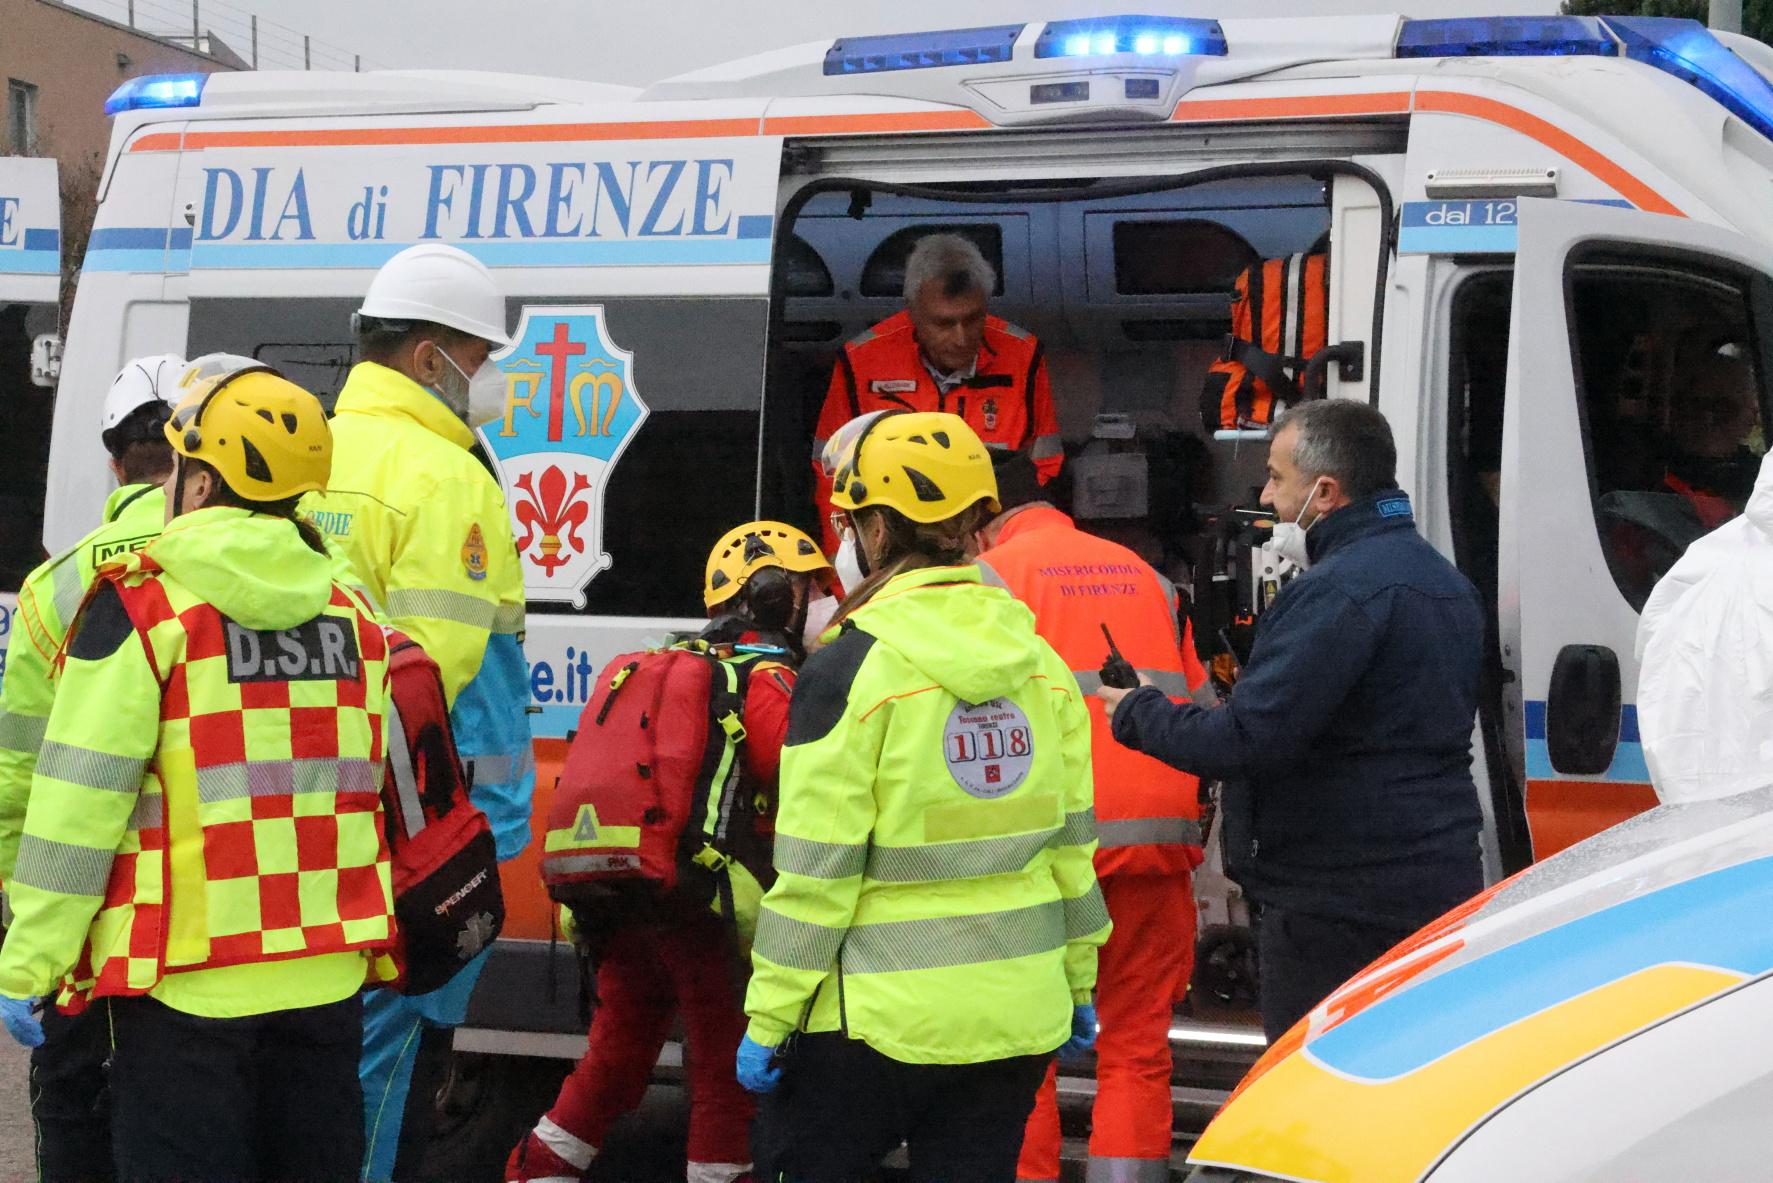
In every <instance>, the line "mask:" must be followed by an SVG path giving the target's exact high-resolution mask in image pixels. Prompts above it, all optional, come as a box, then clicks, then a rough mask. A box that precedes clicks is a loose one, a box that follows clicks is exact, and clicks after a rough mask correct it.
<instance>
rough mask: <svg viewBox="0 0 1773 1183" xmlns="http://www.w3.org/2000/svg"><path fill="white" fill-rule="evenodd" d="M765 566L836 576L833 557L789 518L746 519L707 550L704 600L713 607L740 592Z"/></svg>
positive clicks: (703, 582)
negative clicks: (750, 520)
mask: <svg viewBox="0 0 1773 1183" xmlns="http://www.w3.org/2000/svg"><path fill="white" fill-rule="evenodd" d="M765 567H780V568H781V569H782V570H784V571H796V572H806V573H809V574H810V573H813V572H819V571H824V572H828V573H829V574H830V576H831V577H832V578H835V576H836V572H835V571H834V570H833V569H832V566H831V561H830V560H829V559H827V558H826V557H825V552H823V551H821V550H820V549H819V544H818V543H816V542H814V541H813V540H812V539H811V538H809V537H808V536H807V535H806V534H805V532H803V531H801V530H797V529H795V528H794V527H793V526H790V525H789V524H788V523H786V522H746V523H745V524H744V525H743V526H734V527H733V528H732V529H731V530H728V531H727V532H726V533H725V534H722V535H721V536H720V541H719V542H716V543H715V544H714V549H713V550H712V551H709V552H708V568H707V571H706V572H705V573H704V575H703V579H702V603H704V604H706V605H707V606H708V607H710V608H712V607H714V606H715V605H716V604H724V603H726V602H727V601H728V600H730V599H732V598H733V597H734V596H735V595H737V594H738V592H739V589H740V588H741V587H743V586H745V581H746V580H747V579H750V578H751V577H752V576H753V575H755V574H757V573H758V572H759V571H761V570H763V569H764V568H765Z"/></svg>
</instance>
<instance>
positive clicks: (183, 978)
mask: <svg viewBox="0 0 1773 1183" xmlns="http://www.w3.org/2000/svg"><path fill="white" fill-rule="evenodd" d="M204 362H205V363H208V364H196V365H194V366H193V367H192V369H191V371H189V372H188V373H187V375H186V379H185V382H184V386H185V389H186V391H187V392H188V393H187V394H186V397H185V398H184V399H183V400H182V401H181V402H180V403H179V405H178V407H177V408H176V409H175V410H174V412H173V415H172V418H171V419H170V420H169V421H168V423H167V426H166V435H167V439H168V441H169V442H170V443H171V444H172V446H173V450H174V451H175V452H176V453H177V454H178V459H177V460H176V461H175V465H176V466H175V469H174V472H173V475H172V476H171V478H170V479H169V480H168V482H167V486H166V498H167V501H168V511H167V518H168V520H167V525H166V528H165V530H164V531H163V532H162V533H161V535H160V536H159V537H158V538H156V539H155V540H154V541H153V542H151V543H149V544H148V545H147V546H146V547H144V548H143V549H142V550H141V551H139V552H135V553H131V554H126V555H124V556H122V557H120V558H119V559H118V560H117V561H116V562H115V563H112V564H106V565H104V566H103V567H101V569H100V573H99V577H98V578H97V580H96V581H95V582H94V584H93V589H92V591H91V593H90V594H89V595H88V597H87V599H86V601H85V603H84V604H83V605H82V607H81V608H80V610H79V613H78V615H77V617H76V619H75V623H74V624H73V626H72V628H71V629H70V633H69V639H68V642H67V644H66V646H65V648H64V651H63V653H62V654H61V655H60V670H59V672H58V674H57V680H58V683H59V684H58V686H57V692H56V697H55V704H54V706H53V707H52V708H51V710H50V715H49V721H48V725H47V727H46V729H45V736H44V742H43V745H42V749H41V751H40V753H39V756H38V761H37V768H36V774H35V776H34V777H33V780H32V784H31V792H30V804H29V807H28V809H27V812H26V815H25V827H24V835H23V838H22V840H21V843H20V848H19V858H18V867H17V873H16V875H15V877H14V879H13V881H12V883H11V885H10V886H11V890H12V898H13V906H14V914H15V922H14V925H13V927H12V929H11V931H10V932H9V934H8V937H7V941H6V945H5V947H4V948H3V949H0V1014H3V1015H4V1017H5V1018H6V1020H7V1026H8V1028H9V1029H11V1030H12V1031H13V1032H14V1034H15V1035H20V1034H24V1035H28V1034H29V1027H30V1022H31V1011H32V1008H33V1002H34V1000H37V999H40V998H42V997H43V996H44V995H45V994H47V993H48V992H49V991H50V990H51V989H53V988H54V987H55V986H56V985H57V984H58V983H60V982H62V981H63V980H64V978H66V979H71V981H70V982H69V984H68V986H67V988H66V989H65V990H64V998H65V999H66V1000H67V1002H68V1003H69V1004H71V1005H81V1004H87V1005H92V1004H97V1005H101V1006H103V1007H105V1008H106V1011H107V1015H106V1018H107V1023H108V1026H109V1028H110V1031H111V1033H112V1039H113V1044H114V1051H113V1054H112V1058H111V1068H110V1089H111V1112H112V1125H113V1149H114V1153H115V1158H116V1165H117V1174H118V1175H119V1177H121V1178H123V1179H126V1180H131V1181H136V1180H179V1181H181V1183H207V1181H216V1183H220V1181H223V1180H227V1181H230V1183H234V1181H240V1180H263V1179H273V1178H275V1179H303V1180H339V1181H343V1180H348V1179H355V1178H356V1176H357V1171H358V1167H359V1164H360V1163H361V1160H362V1126H361V1096H360V1094H359V1092H358V1083H357V1070H356V1068H357V1052H358V1047H359V1043H360V1039H361V1022H362V1019H361V1015H362V1002H361V1000H360V993H359V992H360V991H361V989H362V987H363V985H364V982H365V979H366V977H367V976H368V973H369V967H370V965H371V963H372V958H374V957H375V956H377V955H378V954H380V953H381V952H382V951H384V950H385V949H386V948H387V946H388V944H389V942H390V940H391V938H392V923H393V921H392V900H391V891H390V881H389V864H388V855H387V850H386V846H385V844H384V842H383V840H382V810H381V792H380V790H381V781H382V757H383V752H382V735H383V733H384V730H385V723H386V718H385V716H386V712H387V700H388V682H387V657H386V649H387V644H386V641H385V639H384V637H383V634H382V630H381V628H380V626H379V625H378V624H377V623H376V621H375V618H374V617H373V616H372V615H371V614H370V612H369V610H368V609H367V608H366V607H365V605H364V603H363V601H362V599H361V598H360V597H359V596H358V595H357V594H356V593H355V592H353V591H351V590H349V589H347V588H346V587H344V586H343V585H341V584H338V583H335V582H334V581H333V579H332V577H331V570H332V562H331V560H330V558H329V557H328V555H327V554H326V550H325V545H324V542H323V540H322V539H321V538H320V536H319V535H318V533H316V532H315V531H313V529H312V528H311V527H308V526H306V525H305V524H304V523H300V522H298V521H297V520H296V519H295V507H296V501H297V499H298V498H299V497H300V496H301V495H302V494H303V493H305V492H307V491H310V490H313V489H318V488H322V487H324V485H325V482H326V478H327V472H328V469H329V467H330V459H331V451H332V447H331V439H330V436H329V434H328V431H327V427H326V419H325V415H324V413H323V412H322V410H321V407H320V403H319V401H318V400H316V399H315V398H314V397H313V396H312V395H310V394H308V393H307V392H306V391H303V390H301V389H300V388H299V387H296V386H294V385H293V384H291V383H289V382H287V381H285V380H284V379H283V378H281V377H279V376H278V375H276V373H275V372H274V371H271V370H270V369H268V368H267V367H264V366H261V365H258V364H257V363H255V362H252V361H250V360H248V359H229V358H224V357H216V356H213V355H212V357H211V358H208V359H204Z"/></svg>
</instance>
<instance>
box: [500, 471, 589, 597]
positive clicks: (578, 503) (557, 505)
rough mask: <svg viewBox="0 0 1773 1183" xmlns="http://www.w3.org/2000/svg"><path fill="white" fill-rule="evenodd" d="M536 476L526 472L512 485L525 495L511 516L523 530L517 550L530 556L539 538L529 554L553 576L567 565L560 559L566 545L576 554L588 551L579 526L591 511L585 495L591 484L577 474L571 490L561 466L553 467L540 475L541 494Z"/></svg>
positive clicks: (512, 510) (534, 561)
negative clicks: (538, 538) (535, 548)
mask: <svg viewBox="0 0 1773 1183" xmlns="http://www.w3.org/2000/svg"><path fill="white" fill-rule="evenodd" d="M535 476H536V474H535V473H533V472H526V473H524V474H523V475H522V476H520V477H518V478H517V480H516V481H514V482H512V485H511V487H512V489H514V490H516V491H517V492H519V493H521V494H522V496H521V497H519V498H518V500H517V501H516V502H514V503H513V505H512V507H511V512H512V515H513V516H514V517H516V519H517V524H518V526H519V527H520V528H521V529H522V530H523V536H522V537H521V538H519V539H518V540H517V549H518V550H519V551H523V552H525V553H529V549H530V544H531V543H532V542H535V541H536V540H537V535H540V536H541V539H540V543H539V544H538V547H537V550H536V552H535V553H531V554H530V556H529V557H530V561H531V562H532V563H534V564H535V565H536V566H538V567H540V568H541V569H542V571H543V573H544V574H546V575H548V576H550V577H552V576H553V574H554V572H555V571H556V570H557V569H559V568H560V567H564V566H565V565H566V563H567V560H566V559H563V558H561V557H560V552H561V550H562V548H563V547H564V546H566V545H571V547H572V548H573V550H575V551H583V550H584V549H585V543H584V540H583V539H581V538H580V537H579V527H581V526H583V525H584V524H585V519H586V517H587V516H589V514H590V512H591V502H590V499H589V498H588V497H587V496H586V493H588V492H589V491H590V489H591V482H590V481H588V480H586V479H585V477H584V476H583V475H582V474H574V476H573V483H572V488H571V489H568V488H567V484H566V473H564V472H562V471H561V470H560V466H559V465H557V464H550V465H549V466H548V467H547V468H544V469H543V470H542V472H541V482H540V483H541V489H540V491H538V490H537V488H536V481H535Z"/></svg>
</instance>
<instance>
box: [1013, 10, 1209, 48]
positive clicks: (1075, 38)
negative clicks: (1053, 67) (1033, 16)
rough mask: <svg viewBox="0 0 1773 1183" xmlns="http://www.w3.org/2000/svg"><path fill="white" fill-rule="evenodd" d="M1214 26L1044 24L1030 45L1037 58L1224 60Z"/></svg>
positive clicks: (1173, 19) (1110, 19)
mask: <svg viewBox="0 0 1773 1183" xmlns="http://www.w3.org/2000/svg"><path fill="white" fill-rule="evenodd" d="M1227 52H1229V50H1228V48H1227V46H1226V44H1225V30H1223V29H1221V28H1220V27H1219V22H1218V21H1213V20H1205V19H1203V18H1200V17H1191V16H1104V17H1088V18H1083V19H1080V20H1068V21H1048V22H1047V26H1046V28H1044V29H1042V30H1041V33H1040V36H1039V37H1038V38H1037V39H1036V40H1035V42H1034V56H1035V57H1037V58H1079V57H1113V56H1115V55H1117V54H1133V55H1134V56H1137V57H1184V56H1200V57H1224V56H1225V55H1226V53H1227Z"/></svg>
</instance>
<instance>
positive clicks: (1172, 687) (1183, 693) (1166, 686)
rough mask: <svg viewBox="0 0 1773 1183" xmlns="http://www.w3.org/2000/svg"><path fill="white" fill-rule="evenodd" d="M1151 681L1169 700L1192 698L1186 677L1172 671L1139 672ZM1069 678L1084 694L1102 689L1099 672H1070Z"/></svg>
mask: <svg viewBox="0 0 1773 1183" xmlns="http://www.w3.org/2000/svg"><path fill="white" fill-rule="evenodd" d="M1139 672H1140V673H1141V674H1144V675H1145V676H1146V677H1147V678H1150V679H1151V684H1152V685H1153V686H1155V687H1157V688H1158V689H1159V690H1161V691H1163V692H1164V693H1165V694H1167V695H1169V696H1170V697H1171V698H1193V697H1194V688H1193V687H1192V686H1190V685H1189V684H1188V675H1187V674H1182V673H1177V672H1176V671H1174V670H1146V669H1142V670H1140V671H1139ZM1071 676H1072V677H1074V678H1076V679H1077V688H1078V689H1079V690H1081V691H1083V692H1084V693H1085V694H1094V693H1096V691H1098V690H1100V689H1102V671H1101V670H1072V671H1071Z"/></svg>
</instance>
